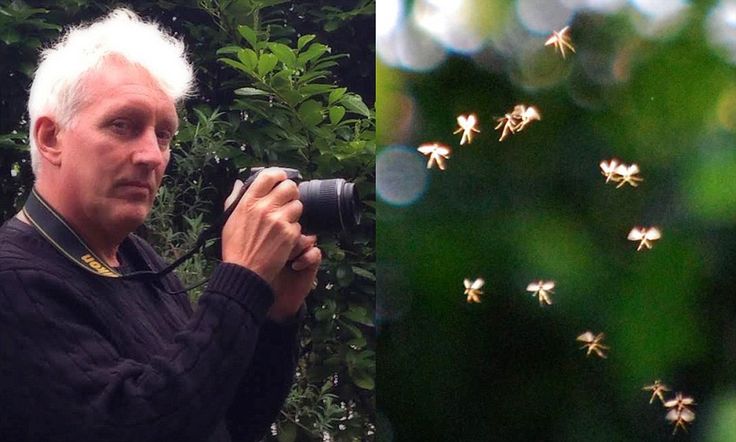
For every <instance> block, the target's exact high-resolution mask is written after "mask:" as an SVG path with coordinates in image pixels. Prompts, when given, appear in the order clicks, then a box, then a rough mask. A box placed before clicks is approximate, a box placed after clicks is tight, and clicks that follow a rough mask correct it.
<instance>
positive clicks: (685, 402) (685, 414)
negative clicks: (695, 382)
mask: <svg viewBox="0 0 736 442" xmlns="http://www.w3.org/2000/svg"><path fill="white" fill-rule="evenodd" d="M692 405H695V400H693V398H691V397H687V396H683V395H682V393H677V394H676V395H675V398H674V399H672V400H669V401H667V402H665V403H664V406H665V407H666V408H669V409H670V411H668V412H667V415H666V416H665V419H667V420H668V421H670V422H672V423H673V424H675V429H674V430H673V431H672V434H673V435H674V434H675V433H677V429H678V428H682V429H683V431H687V428H685V424H689V423H691V422H692V421H694V420H695V413H693V411H692V410H691V409H690V407H691V406H692Z"/></svg>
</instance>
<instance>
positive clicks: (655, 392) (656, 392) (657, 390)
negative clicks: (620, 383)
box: [642, 379, 670, 405]
mask: <svg viewBox="0 0 736 442" xmlns="http://www.w3.org/2000/svg"><path fill="white" fill-rule="evenodd" d="M642 390H644V391H651V392H652V397H651V398H649V403H650V404H651V403H652V402H654V398H655V397H656V398H659V401H660V402H662V405H664V392H665V391H670V389H669V387H667V386H666V385H664V384H663V383H662V382H661V381H660V380H659V379H657V380H655V381H654V383H653V384H652V385H647V386H645V387H643V388H642Z"/></svg>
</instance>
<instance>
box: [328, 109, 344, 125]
mask: <svg viewBox="0 0 736 442" xmlns="http://www.w3.org/2000/svg"><path fill="white" fill-rule="evenodd" d="M344 116H345V108H344V107H342V106H332V107H331V108H330V123H332V124H337V123H339V122H340V121H341V120H342V117H344Z"/></svg>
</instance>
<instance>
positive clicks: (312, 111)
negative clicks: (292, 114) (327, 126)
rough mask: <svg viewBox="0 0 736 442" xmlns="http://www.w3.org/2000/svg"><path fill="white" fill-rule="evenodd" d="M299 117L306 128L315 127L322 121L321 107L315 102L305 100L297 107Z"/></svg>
mask: <svg viewBox="0 0 736 442" xmlns="http://www.w3.org/2000/svg"><path fill="white" fill-rule="evenodd" d="M298 112H299V117H300V118H301V119H302V121H303V122H304V124H306V125H307V126H316V125H318V124H319V123H320V122H321V121H322V105H321V104H319V102H317V101H315V100H307V101H305V102H304V103H302V104H301V105H300V106H299V110H298Z"/></svg>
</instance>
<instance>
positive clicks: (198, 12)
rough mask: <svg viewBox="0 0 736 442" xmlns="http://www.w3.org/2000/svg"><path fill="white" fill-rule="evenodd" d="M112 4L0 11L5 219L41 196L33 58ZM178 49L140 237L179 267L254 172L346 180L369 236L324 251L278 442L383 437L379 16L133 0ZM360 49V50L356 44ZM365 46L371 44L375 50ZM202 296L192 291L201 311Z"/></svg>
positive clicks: (233, 1) (201, 257)
mask: <svg viewBox="0 0 736 442" xmlns="http://www.w3.org/2000/svg"><path fill="white" fill-rule="evenodd" d="M116 5H117V2H104V1H82V0H61V1H55V2H50V1H34V2H32V3H31V2H22V1H18V0H13V1H8V0H1V1H0V81H2V82H3V87H2V88H0V187H1V188H2V195H1V196H0V210H2V219H7V218H9V217H11V216H13V215H14V214H15V213H16V212H17V211H18V210H19V209H20V207H21V206H22V204H23V203H24V201H25V196H26V195H27V193H28V192H29V191H30V188H31V186H32V182H33V176H32V172H31V170H30V159H29V158H28V152H27V150H28V147H27V131H28V127H27V126H28V125H27V115H26V110H25V106H26V100H27V90H28V89H29V87H30V82H31V78H32V73H33V69H34V68H35V64H36V62H37V57H38V53H39V49H40V48H41V47H42V46H43V45H45V44H48V43H49V42H51V41H53V40H54V39H56V38H57V37H58V36H59V33H60V32H61V30H62V29H63V28H64V27H65V26H67V25H68V24H75V23H79V22H81V21H85V20H90V19H93V18H96V17H98V16H100V15H103V14H104V13H106V12H107V11H109V10H110V9H111V8H112V7H114V6H116ZM128 5H129V6H131V7H132V8H133V9H134V10H136V11H137V12H139V13H141V14H144V15H145V16H148V17H152V18H155V19H156V20H158V21H160V22H161V23H163V24H164V26H166V27H168V28H170V29H171V30H172V31H173V32H174V33H175V34H176V35H178V36H180V37H181V38H183V39H184V41H185V43H186V44H187V46H188V48H189V50H190V52H191V53H192V55H191V59H192V61H193V63H194V65H195V68H196V74H197V96H196V97H195V98H194V99H192V100H190V101H189V102H187V103H185V107H184V108H183V109H181V110H180V119H181V124H180V128H179V132H178V134H177V137H176V139H175V141H174V145H173V146H172V157H171V162H170V165H169V169H168V170H167V175H166V176H165V178H164V185H163V186H162V188H161V190H160V192H159V194H158V196H157V200H156V204H155V206H154V210H153V212H152V214H151V216H150V218H149V220H148V221H147V223H146V225H145V226H143V227H142V228H141V229H140V232H139V233H140V234H142V235H143V236H144V237H146V238H147V239H148V240H149V241H151V242H152V243H153V244H154V246H155V247H156V248H157V249H158V250H159V251H160V252H161V253H163V255H164V256H165V258H167V259H168V260H173V259H175V258H177V257H178V256H181V255H182V254H183V253H184V252H186V251H187V250H188V249H189V248H190V247H191V245H192V244H193V243H194V241H195V240H196V237H197V235H198V233H199V232H200V231H201V230H202V229H204V228H205V227H206V226H208V225H209V224H211V223H213V222H214V221H215V220H216V219H217V217H218V216H219V214H220V213H221V211H222V210H221V208H222V204H223V201H224V199H225V197H226V196H227V195H228V194H229V193H230V190H231V188H232V184H233V181H234V180H235V178H237V177H241V178H243V177H244V176H245V175H247V172H246V171H247V168H249V167H252V166H263V165H278V166H284V167H293V168H297V169H299V170H300V171H301V172H302V175H303V176H304V178H305V179H329V178H338V177H339V178H345V179H346V180H348V181H351V182H354V183H355V184H356V188H357V189H358V191H359V194H360V195H361V199H362V201H363V203H364V207H363V208H362V222H361V226H360V228H359V229H358V230H357V231H355V232H353V233H352V234H350V235H347V234H339V235H324V236H321V237H320V238H319V240H318V241H319V246H320V248H321V249H322V251H323V255H324V259H323V265H322V268H321V269H320V272H319V275H318V279H319V286H318V288H317V289H316V290H315V291H313V292H312V294H311V295H310V296H309V298H308V300H307V307H308V311H309V313H310V314H309V315H308V318H307V320H306V323H305V327H304V332H303V333H302V334H301V340H302V344H303V349H304V351H303V354H302V356H301V357H300V360H299V366H298V370H297V377H296V383H295V386H294V389H293V391H292V392H291V394H290V395H289V398H288V400H287V403H286V404H285V406H284V409H283V410H282V413H281V416H280V418H279V420H278V421H277V422H276V423H275V424H274V428H273V432H272V435H269V436H268V437H267V439H268V440H278V441H280V442H290V441H296V440H299V441H301V440H323V439H329V440H334V441H354V440H367V439H371V438H372V434H373V433H374V432H375V424H374V423H375V393H374V389H375V380H374V379H375V375H376V373H375V352H374V350H375V337H374V324H373V311H374V303H375V240H374V235H375V224H374V220H375V215H374V203H373V201H374V199H375V196H374V183H375V172H374V164H375V112H374V111H373V110H372V106H373V100H374V95H373V94H374V91H373V87H374V68H373V66H374V46H373V38H372V37H370V35H372V33H373V32H374V30H373V15H374V10H375V2H374V1H373V0H356V1H348V2H339V3H338V4H335V2H327V1H305V2H290V1H284V0H199V1H194V0H189V1H184V2H176V3H174V2H169V1H164V0H159V1H136V2H133V3H129V4H128ZM356 36H361V39H356ZM366 42H368V44H366ZM218 250H219V248H218V247H217V243H216V242H215V241H210V243H208V245H207V247H206V249H205V252H204V253H202V254H198V255H195V257H193V258H192V259H191V260H189V261H187V262H186V263H185V264H184V265H182V266H181V267H179V268H178V269H177V273H178V274H179V276H180V277H181V278H182V279H183V280H184V282H185V284H193V283H196V282H199V281H200V280H202V279H203V278H205V277H206V276H207V275H208V274H209V272H210V271H211V269H212V267H213V265H214V263H215V262H216V261H217V257H218V255H219V253H218ZM200 290H201V289H198V290H194V291H192V292H190V295H191V297H192V300H193V301H195V300H196V298H197V296H198V295H199V293H200Z"/></svg>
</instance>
